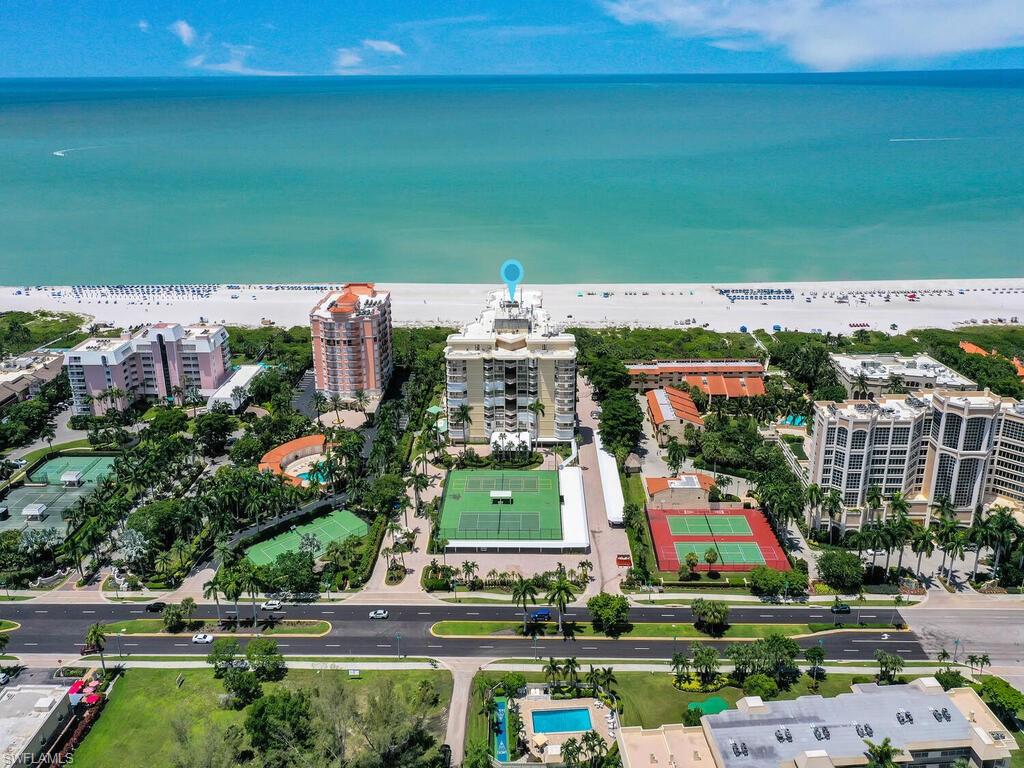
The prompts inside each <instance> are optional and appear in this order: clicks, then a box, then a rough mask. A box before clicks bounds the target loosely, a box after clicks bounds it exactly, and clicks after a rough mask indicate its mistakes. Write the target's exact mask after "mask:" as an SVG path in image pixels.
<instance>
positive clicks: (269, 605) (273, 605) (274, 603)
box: [260, 600, 281, 611]
mask: <svg viewBox="0 0 1024 768" xmlns="http://www.w3.org/2000/svg"><path fill="white" fill-rule="evenodd" d="M260 610H261V611H280V610H281V601H280V600H267V602H265V603H263V605H261V606H260Z"/></svg>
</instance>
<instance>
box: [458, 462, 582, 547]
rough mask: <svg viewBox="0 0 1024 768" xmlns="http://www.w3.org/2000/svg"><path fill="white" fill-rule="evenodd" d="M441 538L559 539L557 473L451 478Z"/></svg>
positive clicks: (465, 473) (476, 473)
mask: <svg viewBox="0 0 1024 768" xmlns="http://www.w3.org/2000/svg"><path fill="white" fill-rule="evenodd" d="M440 535H441V536H442V537H443V538H445V539H448V540H449V541H457V540H459V539H470V540H472V539H506V540H509V539H534V540H538V539H552V540H553V539H560V538H561V537H562V515H561V504H560V498H559V490H558V473H557V472H554V471H550V470H518V471H507V472H503V471H497V470H473V469H463V470H456V471H453V472H450V473H448V480H447V482H446V483H445V493H444V499H443V502H442V507H441V525H440Z"/></svg>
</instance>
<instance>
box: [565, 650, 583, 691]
mask: <svg viewBox="0 0 1024 768" xmlns="http://www.w3.org/2000/svg"><path fill="white" fill-rule="evenodd" d="M579 671H580V663H579V661H577V660H576V657H575V656H570V657H569V658H567V659H566V660H565V663H564V664H563V665H562V672H564V673H565V679H566V681H567V682H568V683H569V685H572V686H575V685H577V684H578V683H579V681H580V676H579Z"/></svg>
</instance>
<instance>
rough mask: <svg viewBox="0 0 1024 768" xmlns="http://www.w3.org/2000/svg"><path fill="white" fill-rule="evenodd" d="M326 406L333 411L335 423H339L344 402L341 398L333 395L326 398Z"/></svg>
mask: <svg viewBox="0 0 1024 768" xmlns="http://www.w3.org/2000/svg"><path fill="white" fill-rule="evenodd" d="M327 404H328V405H329V406H330V407H331V410H332V411H334V421H335V423H337V422H339V421H341V407H342V406H343V405H345V401H344V400H343V399H342V398H341V395H338V394H333V395H331V396H330V398H328V401H327Z"/></svg>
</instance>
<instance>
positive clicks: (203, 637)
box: [192, 632, 213, 645]
mask: <svg viewBox="0 0 1024 768" xmlns="http://www.w3.org/2000/svg"><path fill="white" fill-rule="evenodd" d="M192 642H193V643H196V644H197V645H209V644H210V643H212V642H213V635H208V634H206V633H205V632H203V633H200V634H198V635H192Z"/></svg>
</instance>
